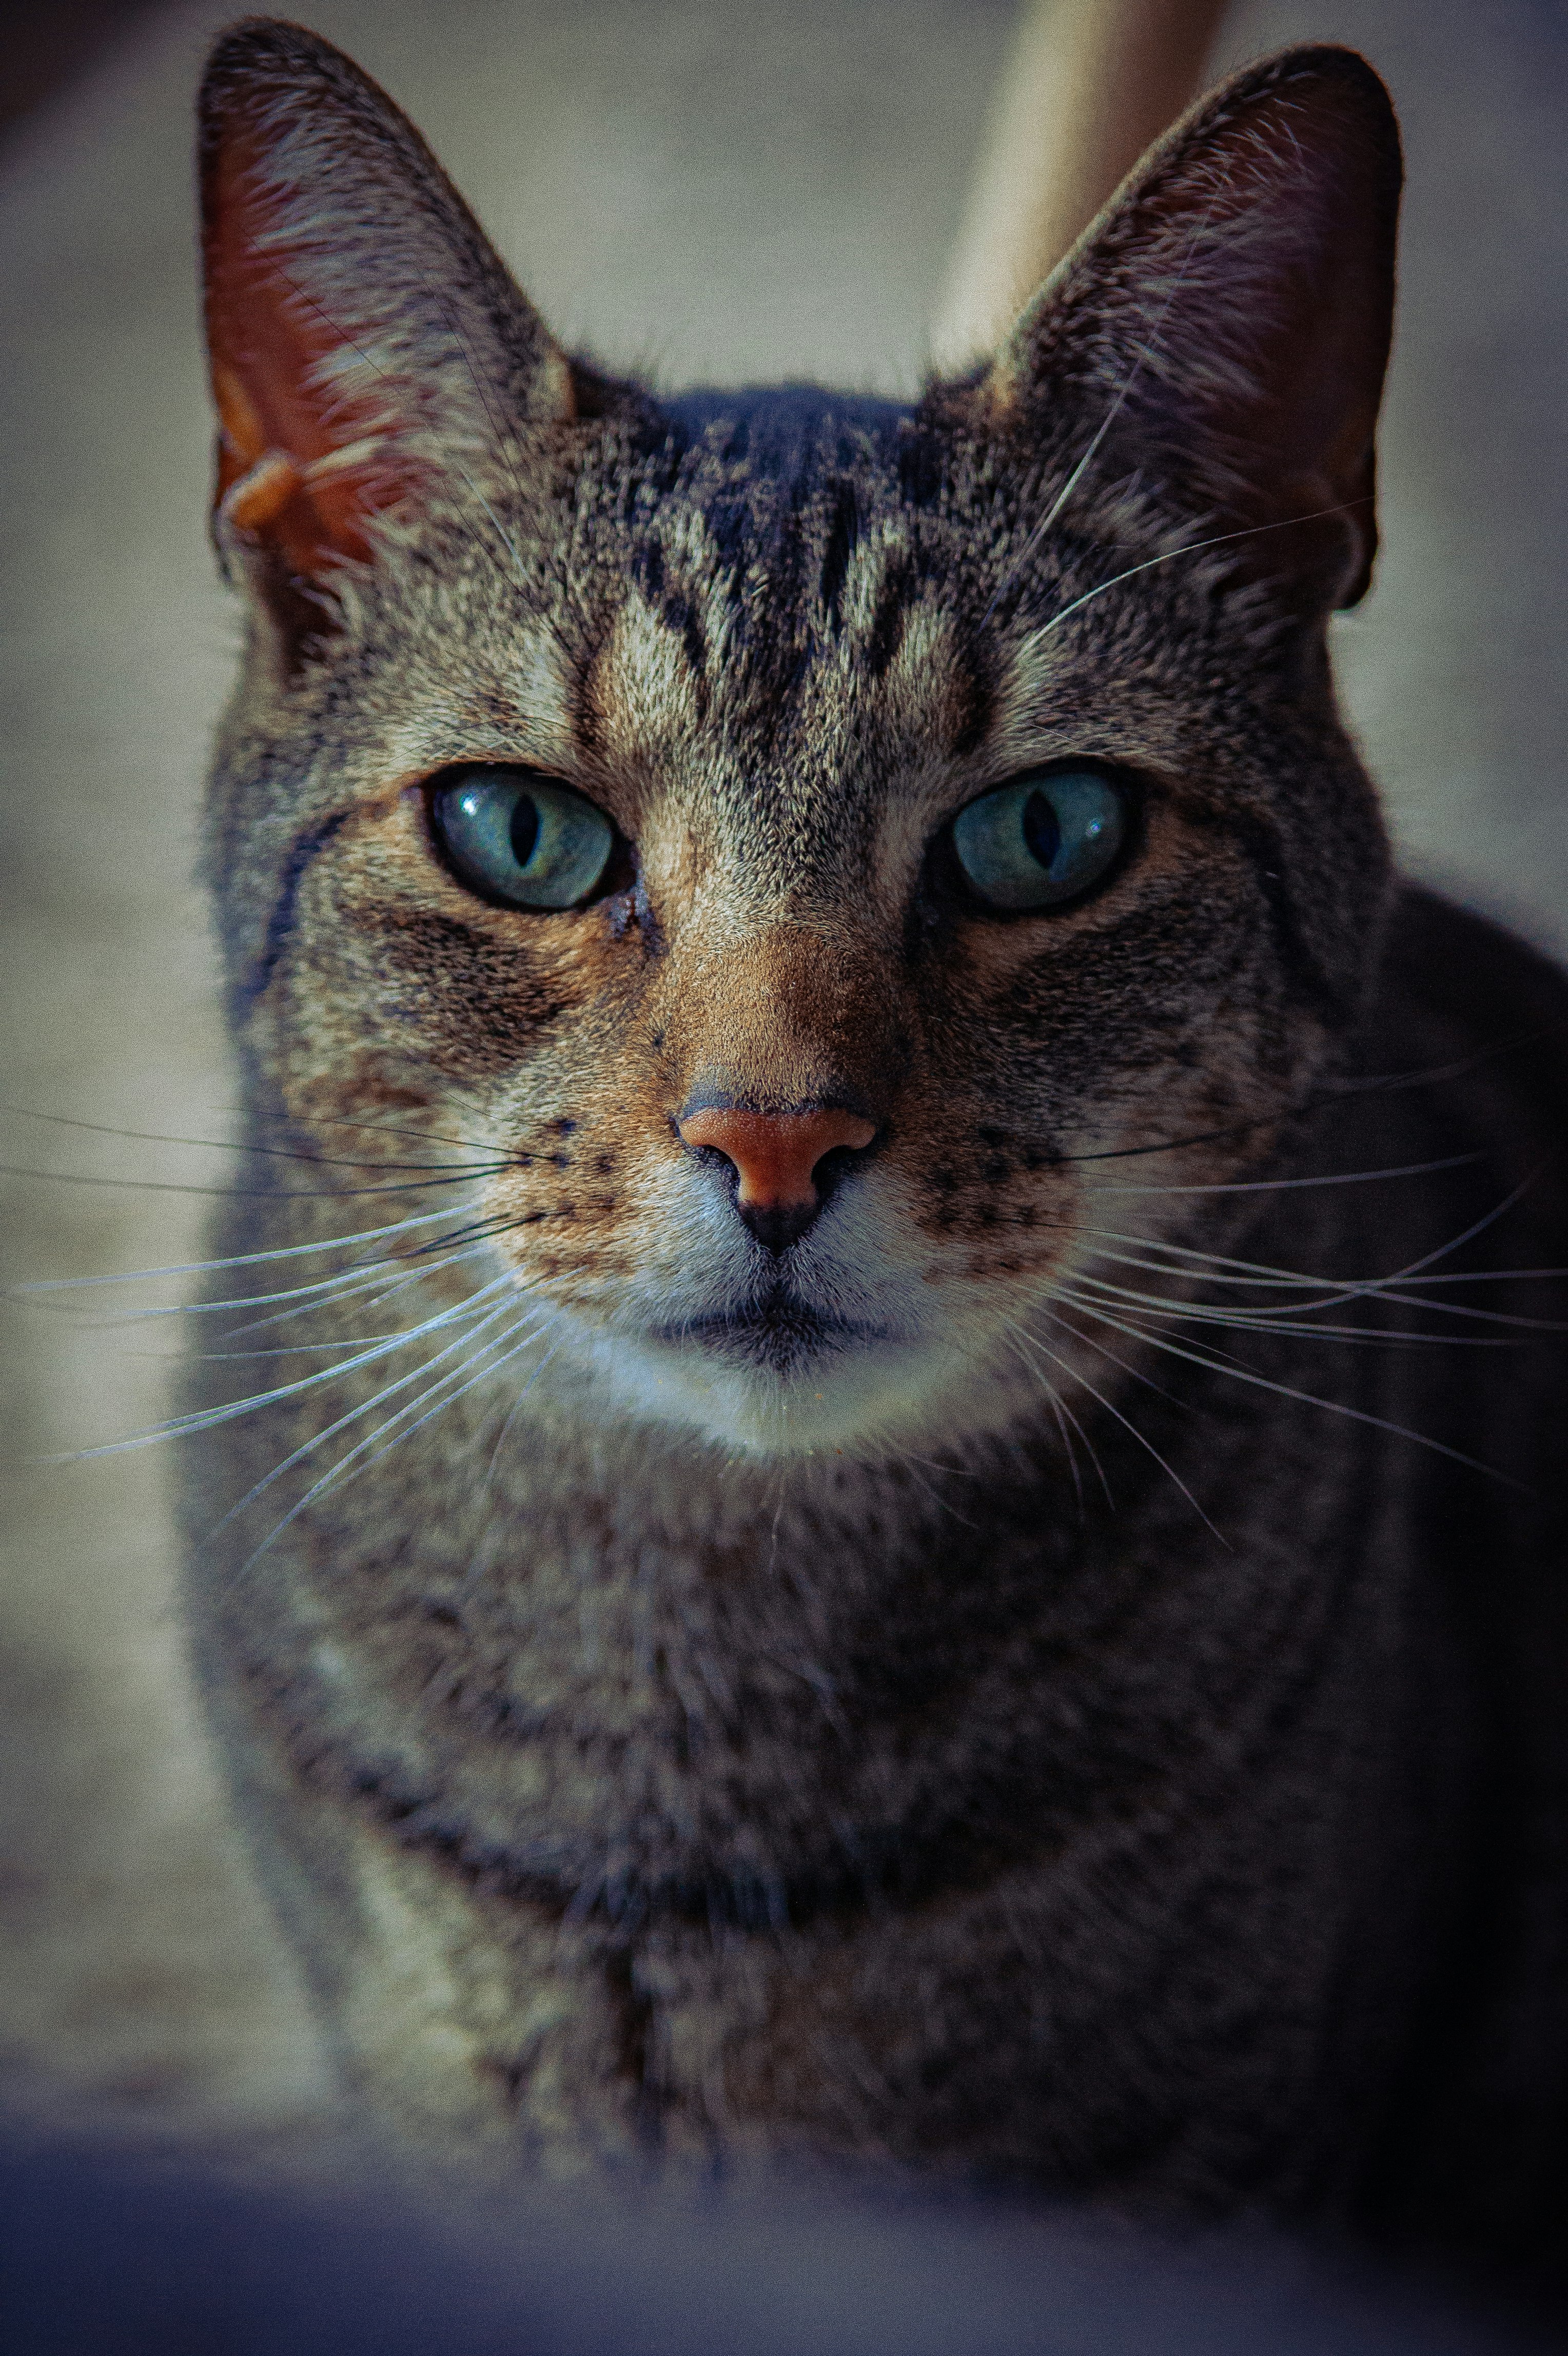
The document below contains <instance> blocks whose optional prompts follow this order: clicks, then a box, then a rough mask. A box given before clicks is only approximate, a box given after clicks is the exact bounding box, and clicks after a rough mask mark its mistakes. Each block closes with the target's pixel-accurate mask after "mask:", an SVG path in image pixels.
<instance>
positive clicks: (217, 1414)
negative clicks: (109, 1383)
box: [48, 1274, 515, 1464]
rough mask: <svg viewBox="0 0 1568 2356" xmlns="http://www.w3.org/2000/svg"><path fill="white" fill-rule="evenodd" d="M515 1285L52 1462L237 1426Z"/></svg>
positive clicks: (494, 1284) (507, 1281)
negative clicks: (293, 1375)
mask: <svg viewBox="0 0 1568 2356" xmlns="http://www.w3.org/2000/svg"><path fill="white" fill-rule="evenodd" d="M514 1281H515V1280H514V1279H513V1278H512V1277H511V1276H510V1274H509V1275H505V1276H498V1277H496V1278H495V1279H493V1280H492V1281H491V1282H490V1283H489V1284H488V1285H486V1286H483V1287H482V1288H481V1289H480V1290H479V1291H478V1292H477V1293H476V1294H475V1295H474V1296H473V1298H472V1299H471V1300H470V1301H462V1302H459V1303H457V1304H456V1305H454V1306H453V1307H450V1308H447V1309H444V1310H440V1311H438V1312H436V1313H435V1315H434V1316H432V1317H428V1318H426V1319H425V1321H424V1323H423V1324H421V1325H414V1326H411V1327H410V1328H409V1329H408V1331H407V1332H406V1333H399V1334H398V1335H396V1336H395V1337H394V1339H393V1340H392V1341H390V1342H381V1343H378V1344H375V1346H374V1347H373V1348H371V1349H369V1350H360V1351H357V1352H355V1353H354V1355H352V1356H350V1357H349V1358H347V1359H345V1360H343V1361H342V1362H340V1363H339V1364H338V1365H333V1366H322V1367H319V1368H318V1369H317V1372H316V1373H315V1374H311V1375H302V1376H300V1378H299V1380H298V1381H297V1382H294V1383H280V1384H278V1385H276V1386H275V1387H274V1388H273V1389H271V1390H267V1391H259V1392H255V1393H253V1394H252V1396H251V1397H249V1398H242V1399H234V1400H231V1401H230V1402H229V1403H228V1404H227V1405H225V1406H223V1407H215V1408H191V1409H190V1410H189V1411H188V1413H187V1414H184V1415H176V1416H170V1417H169V1418H168V1419H166V1421H165V1422H163V1423H161V1424H159V1425H157V1426H156V1429H155V1430H151V1431H144V1432H138V1433H137V1434H136V1435H135V1436H134V1438H133V1439H130V1440H108V1441H105V1442H104V1443H103V1445H102V1446H101V1447H98V1448H81V1449H75V1450H72V1451H70V1453H69V1454H68V1455H65V1456H60V1457H52V1458H50V1459H49V1460H48V1462H51V1463H62V1464H73V1463H81V1462H87V1461H89V1460H90V1459H91V1458H92V1457H95V1456H120V1455H124V1454H126V1453H127V1452H128V1451H130V1450H132V1449H135V1448H150V1447H151V1446H153V1445H154V1443H155V1442H156V1441H159V1440H175V1439H179V1438H182V1437H184V1436H186V1435H188V1434H191V1433H195V1432H199V1431H211V1430H215V1429H216V1428H217V1427H218V1426H219V1425H220V1424H224V1423H232V1422H234V1421H235V1420H236V1419H237V1418H238V1417H240V1416H242V1415H252V1414H254V1413H255V1412H256V1410H257V1409H258V1408H263V1407H276V1406H278V1405H280V1404H281V1403H282V1402H283V1401H284V1400H285V1399H290V1398H299V1397H300V1396H301V1394H302V1393H304V1392H306V1391H309V1390H316V1389H318V1388H319V1387H320V1386H321V1385H322V1384H323V1383H329V1382H338V1381H341V1379H342V1377H343V1376H345V1375H349V1374H353V1373H355V1372H356V1371H357V1370H358V1369H359V1368H360V1366H363V1365H373V1364H374V1362H375V1361H376V1359H378V1358H384V1357H386V1356H387V1355H389V1354H390V1353H391V1352H392V1351H393V1350H401V1349H406V1348H407V1347H408V1346H409V1345H410V1344H412V1343H414V1342H417V1341H420V1340H422V1339H423V1338H424V1335H425V1334H426V1333H434V1332H435V1331H437V1330H438V1329H439V1328H440V1327H441V1326H443V1325H446V1324H449V1323H452V1322H453V1321H454V1320H456V1318H459V1317H463V1316H467V1315H470V1314H471V1313H472V1312H473V1311H474V1309H475V1308H477V1306H478V1303H479V1302H480V1301H483V1300H484V1299H485V1298H486V1297H487V1295H488V1294H489V1293H492V1292H495V1291H497V1290H499V1288H500V1287H501V1286H503V1285H511V1284H513V1283H514Z"/></svg>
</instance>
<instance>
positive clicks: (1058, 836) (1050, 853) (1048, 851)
mask: <svg viewBox="0 0 1568 2356" xmlns="http://www.w3.org/2000/svg"><path fill="white" fill-rule="evenodd" d="M1024 841H1026V843H1027V845H1028V847H1029V849H1030V850H1031V851H1033V853H1034V855H1035V857H1036V859H1037V860H1038V861H1039V862H1040V865H1041V866H1042V867H1049V866H1051V865H1053V864H1054V862H1055V860H1056V855H1057V853H1058V851H1059V850H1060V849H1061V847H1062V830H1061V825H1060V822H1059V820H1058V818H1057V814H1056V812H1055V810H1054V809H1052V808H1051V805H1050V803H1049V802H1048V801H1047V798H1046V797H1045V795H1044V794H1042V793H1033V794H1031V795H1030V796H1029V798H1028V800H1027V801H1026V803H1025V804H1024Z"/></svg>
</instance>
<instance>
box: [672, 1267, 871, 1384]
mask: <svg viewBox="0 0 1568 2356" xmlns="http://www.w3.org/2000/svg"><path fill="white" fill-rule="evenodd" d="M654 1338H655V1339H656V1340H658V1341H660V1342H662V1343H665V1344H668V1345H670V1346H671V1347H673V1348H676V1349H699V1350H703V1351H704V1352H707V1353H708V1354H710V1355H715V1356H718V1357H722V1358H727V1359H729V1360H731V1361H732V1362H738V1363H740V1364H742V1365H747V1366H767V1367H768V1369H769V1370H770V1371H771V1372H772V1373H774V1374H779V1375H788V1374H792V1373H796V1372H798V1371H799V1370H800V1367H801V1366H803V1365H806V1364H807V1363H808V1362H809V1361H811V1360H813V1359H819V1358H822V1357H823V1356H825V1355H827V1354H828V1353H830V1352H833V1351H840V1350H846V1349H852V1348H854V1347H855V1346H856V1345H864V1344H866V1343H875V1342H886V1341H889V1340H891V1339H892V1336H891V1334H890V1333H889V1332H888V1330H887V1328H886V1326H882V1325H873V1324H865V1323H858V1322H855V1321H854V1320H852V1319H849V1318H844V1317H833V1316H830V1315H827V1314H825V1313H824V1312H822V1310H820V1309H813V1308H812V1307H811V1304H810V1302H808V1301H801V1300H800V1299H799V1298H798V1297H797V1296H796V1295H795V1294H794V1293H792V1292H790V1291H789V1290H788V1289H787V1288H786V1287H784V1286H779V1288H777V1290H774V1291H772V1292H769V1293H768V1294H766V1295H765V1296H764V1297H763V1298H762V1299H760V1300H757V1301H748V1302H746V1306H745V1307H744V1308H741V1309H727V1310H723V1311H716V1312H713V1313H712V1314H710V1315H707V1316H701V1317H684V1318H682V1320H681V1322H680V1323H679V1324H673V1325H664V1326H660V1327H659V1328H657V1329H656V1331H655V1336H654Z"/></svg>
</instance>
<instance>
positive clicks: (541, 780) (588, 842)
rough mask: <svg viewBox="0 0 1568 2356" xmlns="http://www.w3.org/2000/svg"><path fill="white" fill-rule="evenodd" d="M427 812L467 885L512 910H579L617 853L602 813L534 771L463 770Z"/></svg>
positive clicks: (612, 831) (439, 789)
mask: <svg viewBox="0 0 1568 2356" xmlns="http://www.w3.org/2000/svg"><path fill="white" fill-rule="evenodd" d="M430 814H431V822H432V824H433V825H434V827H435V832H436V835H437V837H438V839H439V840H440V842H441V845H442V847H443V849H444V850H445V851H446V855H447V857H448V858H449V859H450V861H451V862H452V864H453V866H454V867H455V868H456V871H457V873H458V874H459V875H460V876H462V878H463V880H464V882H465V883H472V884H473V885H475V887H476V888H477V889H478V891H481V892H485V893H488V894H489V895H490V897H491V898H492V899H496V900H505V901H507V902H509V903H510V905H511V906H512V907H514V908H575V906H576V905H577V904H578V902H579V901H582V900H585V899H586V898H587V897H588V895H589V894H590V893H591V892H592V891H593V890H594V888H595V886H596V884H598V883H600V882H601V881H602V880H603V877H604V873H605V870H606V868H607V866H608V865H609V862H610V853H611V852H612V851H613V850H614V849H615V839H616V837H615V829H614V827H613V826H612V825H611V824H610V822H609V820H608V819H607V817H606V816H605V814H604V812H603V810H601V809H595V808H594V805H593V803H592V802H590V801H585V800H584V798H583V797H582V795H581V794H578V793H574V792H573V790H572V788H571V787H570V786H558V785H556V784H554V783H553V781H552V780H551V779H550V778H548V777H539V776H534V774H533V772H532V769H465V770H463V771H462V772H461V774H460V775H458V776H456V777H453V778H452V779H451V780H450V782H449V783H447V784H446V785H443V786H439V787H437V788H436V791H435V798H434V799H433V800H432V803H431V810H430Z"/></svg>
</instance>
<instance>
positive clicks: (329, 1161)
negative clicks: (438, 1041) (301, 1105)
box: [0, 1105, 511, 1175]
mask: <svg viewBox="0 0 1568 2356" xmlns="http://www.w3.org/2000/svg"><path fill="white" fill-rule="evenodd" d="M0 1111H4V1112H5V1113H8V1114H10V1115H11V1117H12V1118H13V1119H18V1120H41V1121H47V1122H48V1124H49V1126H50V1127H51V1128H52V1129H80V1130H87V1131H88V1132H89V1133H90V1134H91V1135H92V1136H94V1137H118V1138H123V1139H127V1140H129V1141H131V1142H132V1143H134V1144H137V1145H185V1146H188V1147H190V1149H191V1150H192V1151H197V1152H202V1153H244V1154H255V1155H258V1156H265V1157H266V1158H268V1159H270V1160H273V1161H284V1162H320V1163H321V1164H322V1165H323V1166H324V1167H327V1168H329V1169H343V1170H367V1169H379V1168H388V1169H394V1170H441V1171H449V1170H450V1168H451V1165H450V1163H448V1162H390V1163H381V1162H372V1161H365V1160H360V1159H359V1158H357V1157H355V1156H353V1155H349V1154H334V1153H309V1152H306V1151H305V1150H304V1148H303V1147H300V1146H292V1145H255V1144H252V1143H251V1142H249V1141H247V1140H245V1139H237V1138H227V1137H172V1136H168V1135H166V1134H165V1133H164V1132H163V1131H161V1130H150V1129H118V1128H114V1127H113V1126H112V1125H111V1124H110V1123H108V1122H107V1121H102V1120H79V1119H75V1118H74V1117H73V1116H71V1115H69V1114H66V1113H60V1112H34V1111H32V1110H31V1109H30V1108H28V1107H27V1105H5V1106H0ZM321 1126H322V1127H323V1128H326V1129H362V1130H375V1129H376V1128H377V1124H376V1123H375V1122H373V1121H324V1122H322V1123H321ZM380 1133H381V1134H383V1135H385V1136H389V1137H392V1136H398V1137H421V1138H422V1141H423V1142H424V1143H426V1144H429V1143H432V1142H438V1141H433V1140H431V1139H430V1138H428V1137H424V1136H423V1133H422V1132H421V1131H419V1130H383V1131H381V1132H380ZM470 1150H471V1151H475V1152H483V1153H484V1154H485V1155H486V1156H487V1160H486V1162H483V1163H476V1164H475V1165H474V1169H475V1171H476V1172H478V1173H479V1174H481V1175H482V1174H485V1173H487V1171H488V1168H489V1162H493V1161H494V1159H495V1155H496V1150H497V1149H496V1148H495V1147H494V1146H493V1145H492V1146H483V1147H481V1146H475V1147H473V1148H471V1149H470ZM510 1158H511V1157H510V1155H509V1156H508V1157H507V1159H508V1160H510ZM502 1166H503V1167H504V1166H505V1163H504V1162H503V1164H502Z"/></svg>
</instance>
